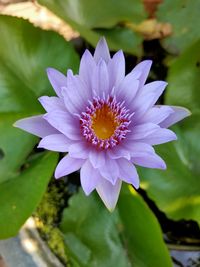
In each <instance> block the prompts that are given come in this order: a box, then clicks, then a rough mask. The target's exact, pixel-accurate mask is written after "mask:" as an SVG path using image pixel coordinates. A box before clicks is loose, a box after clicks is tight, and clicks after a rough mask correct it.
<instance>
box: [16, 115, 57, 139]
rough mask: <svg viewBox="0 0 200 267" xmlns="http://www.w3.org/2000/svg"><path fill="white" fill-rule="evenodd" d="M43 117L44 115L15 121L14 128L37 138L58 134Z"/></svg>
mask: <svg viewBox="0 0 200 267" xmlns="http://www.w3.org/2000/svg"><path fill="white" fill-rule="evenodd" d="M43 117H44V115H38V116H33V117H29V118H25V119H21V120H18V121H16V122H15V123H14V126H15V127H17V128H20V129H22V130H24V131H26V132H28V133H31V134H34V135H36V136H39V137H45V136H47V135H50V134H56V133H58V131H57V130H56V129H55V128H53V127H52V126H51V125H49V123H48V122H47V121H46V120H44V118H43Z"/></svg>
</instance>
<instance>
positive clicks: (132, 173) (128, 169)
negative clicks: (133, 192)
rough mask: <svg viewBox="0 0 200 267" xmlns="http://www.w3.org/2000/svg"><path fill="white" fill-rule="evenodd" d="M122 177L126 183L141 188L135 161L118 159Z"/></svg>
mask: <svg viewBox="0 0 200 267" xmlns="http://www.w3.org/2000/svg"><path fill="white" fill-rule="evenodd" d="M117 163H118V166H119V176H120V179H121V180H123V181H125V182H126V183H129V184H132V185H133V186H134V187H135V188H136V189H137V188H139V184H140V181H139V176H138V173H137V170H136V168H135V166H134V165H133V163H131V162H130V161H129V160H127V159H123V158H121V159H118V160H117Z"/></svg>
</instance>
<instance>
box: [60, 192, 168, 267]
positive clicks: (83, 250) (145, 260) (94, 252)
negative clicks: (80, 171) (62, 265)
mask: <svg viewBox="0 0 200 267" xmlns="http://www.w3.org/2000/svg"><path fill="white" fill-rule="evenodd" d="M131 191H132V190H131ZM132 192H133V193H130V191H129V190H128V189H127V188H126V189H124V191H123V192H121V196H120V199H119V204H118V208H117V209H116V210H115V211H114V212H113V213H110V212H108V211H107V210H106V208H105V206H104V205H103V204H102V203H101V201H100V199H99V197H97V196H96V194H95V193H93V194H92V195H91V196H89V197H86V196H85V195H84V194H83V193H82V191H80V192H79V193H78V194H76V195H74V196H73V197H71V199H70V201H69V207H68V208H66V209H65V210H64V213H63V219H62V223H61V230H62V232H63V234H64V239H65V243H66V250H67V253H68V255H69V256H70V260H71V262H72V263H73V266H81V267H84V266H87V267H94V266H105V267H111V266H116V267H129V266H140V267H148V266H149V267H152V266H154V267H160V266H163V267H168V266H172V264H171V260H170V257H169V254H168V251H167V248H166V247H165V245H164V242H163V239H162V233H161V230H160V227H159V224H158V222H157V220H156V218H155V217H154V215H153V213H152V212H151V211H150V210H149V208H148V207H147V205H146V204H145V202H144V201H143V200H142V198H141V197H140V196H139V195H138V194H137V193H136V192H135V191H132ZM158 248H159V249H158Z"/></svg>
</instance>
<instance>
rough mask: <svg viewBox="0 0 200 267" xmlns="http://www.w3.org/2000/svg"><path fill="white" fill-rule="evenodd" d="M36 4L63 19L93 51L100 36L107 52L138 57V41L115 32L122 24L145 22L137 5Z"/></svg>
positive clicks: (67, 0) (66, 0) (108, 1)
mask: <svg viewBox="0 0 200 267" xmlns="http://www.w3.org/2000/svg"><path fill="white" fill-rule="evenodd" d="M39 3H40V4H42V5H44V6H46V7H47V8H49V9H50V10H51V11H53V12H55V14H56V15H58V16H59V17H61V18H62V19H64V20H65V21H66V22H67V23H68V24H70V25H71V26H72V28H74V29H75V30H76V31H78V32H79V33H80V35H81V36H82V37H84V38H85V39H86V40H87V41H88V42H90V43H91V44H92V45H93V46H94V47H95V46H96V43H97V42H98V40H99V38H100V37H101V36H102V35H104V36H105V37H106V39H107V40H108V44H109V47H110V49H111V50H119V49H123V50H124V51H126V52H129V53H133V54H137V55H140V54H141V50H142V47H141V43H142V38H141V37H140V36H139V35H137V34H135V33H133V32H131V30H129V29H126V28H123V27H116V28H115V26H117V25H119V24H121V23H123V22H126V21H129V22H134V23H139V22H141V21H142V20H144V19H145V18H146V14H145V11H144V6H143V4H142V2H141V1H139V0H125V1H124V0H120V1H113V0H103V1H98V0H94V1H90V0H86V1H85V0H78V1H74V0H39ZM116 33H117V34H116Z"/></svg>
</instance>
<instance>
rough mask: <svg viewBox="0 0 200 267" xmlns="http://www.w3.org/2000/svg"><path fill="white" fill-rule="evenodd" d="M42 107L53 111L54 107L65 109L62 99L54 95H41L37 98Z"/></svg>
mask: <svg viewBox="0 0 200 267" xmlns="http://www.w3.org/2000/svg"><path fill="white" fill-rule="evenodd" d="M38 100H39V101H40V103H41V104H42V106H43V108H44V109H45V110H46V111H47V112H50V111H53V110H55V109H60V110H66V108H65V105H64V103H63V101H62V100H61V99H60V98H58V97H56V96H51V97H49V96H41V97H40V98H38Z"/></svg>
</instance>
